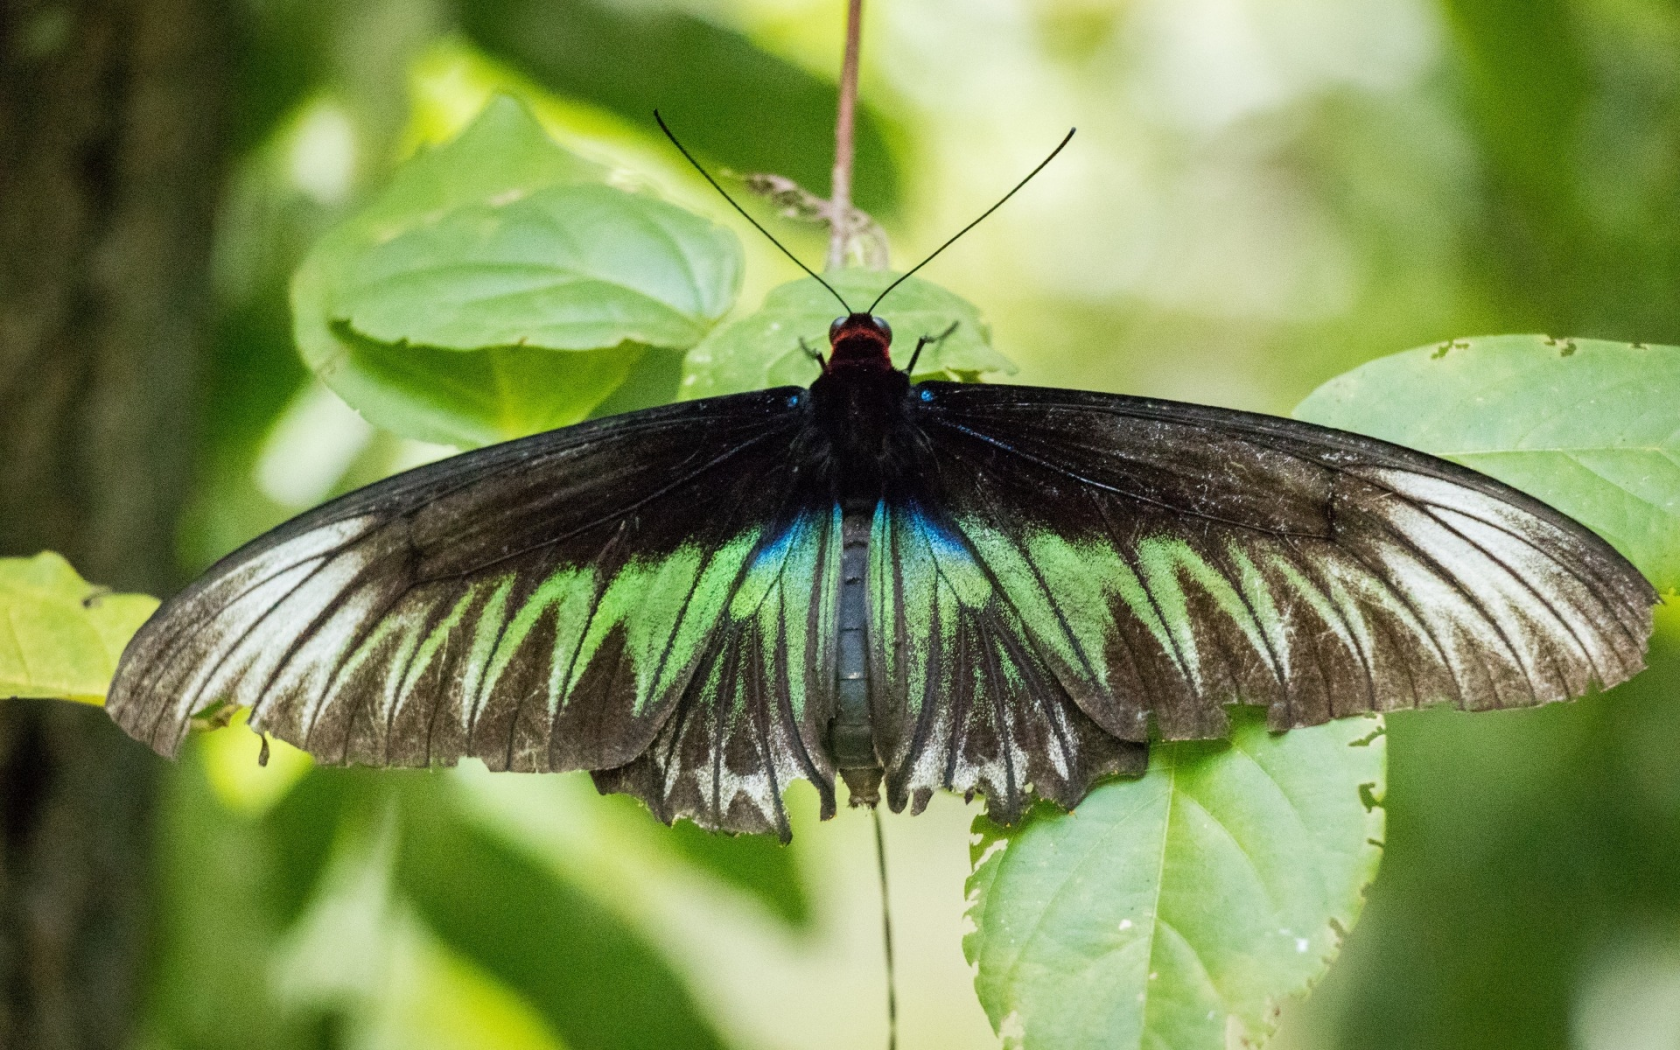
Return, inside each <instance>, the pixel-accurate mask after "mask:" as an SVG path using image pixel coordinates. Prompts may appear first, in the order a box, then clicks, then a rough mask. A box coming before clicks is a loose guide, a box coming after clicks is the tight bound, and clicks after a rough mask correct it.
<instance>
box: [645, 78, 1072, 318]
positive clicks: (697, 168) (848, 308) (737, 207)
mask: <svg viewBox="0 0 1680 1050" xmlns="http://www.w3.org/2000/svg"><path fill="white" fill-rule="evenodd" d="M653 119H654V120H656V121H658V122H659V130H660V131H663V132H664V133H665V137H666V138H668V139H670V140H671V145H673V146H675V147H677V151H678V152H679V153H681V154H682V155H683V158H684V159H686V160H687V161H688V162H689V163H690V164H692V165H694V170H695V171H698V172H699V173H700V177H701V178H703V179H705V180H706V181H707V182H709V183H711V184H712V189H714V190H717V191H718V193H719V195H721V196H722V197H723V199H724V200H726V201H728V202H729V206H730V207H731V208H734V209H735V210H736V211H738V212H740V213H741V218H743V219H745V220H747V221H748V222H750V223H752V224H753V229H755V230H757V231H758V232H759V233H762V234H764V236H765V239H766V240H768V241H769V242H770V243H771V244H774V245H775V246H776V247H777V248H779V249H781V252H782V254H783V255H785V256H787V257H788V258H789V259H792V260H793V264H794V265H795V266H797V267H799V268H800V269H801V270H804V271H805V272H806V273H808V274H810V275H811V278H812V280H814V281H816V282H817V283H818V284H820V285H822V286H823V287H824V288H827V289H828V294H829V295H832V296H834V298H835V299H837V300H839V302H840V305H841V306H842V307H845V310H846V313H847V314H850V313H851V312H852V308H851V306H849V305H848V304H847V303H846V300H845V298H844V297H843V296H842V295H841V294H840V293H839V292H837V291H835V290H834V286H833V285H832V284H829V283H828V282H827V281H825V280H823V279H822V278H821V277H820V276H818V274H817V271H815V270H813V269H811V268H810V267H809V266H806V265H805V264H804V263H802V262H800V261H799V256H797V255H795V254H793V253H792V252H790V251H788V250H787V247H786V246H785V245H783V244H782V242H781V241H778V240H777V239H776V238H775V236H774V235H773V234H771V232H770V231H769V230H767V229H765V228H764V226H763V225H762V224H761V223H759V221H758V220H757V219H755V218H753V217H752V216H751V215H748V214H747V209H745V208H743V207H741V206H740V205H739V204H736V203H735V198H734V197H731V196H730V195H729V194H728V193H726V192H725V191H724V188H723V187H722V186H719V185H718V181H717V180H716V179H714V178H712V176H711V173H710V172H708V171H707V170H706V169H705V168H702V167H701V166H700V162H699V161H697V160H695V159H694V154H692V153H690V152H689V151H688V148H687V147H686V146H684V145H683V144H682V143H681V142H678V141H677V136H676V135H675V134H673V133H672V131H671V128H670V126H669V125H667V124H666V123H665V118H664V117H662V116H660V115H659V111H658V110H657V109H656V110H654V111H653ZM1039 166H1040V167H1043V165H1042V164H1041V165H1039ZM1000 203H1001V202H1000ZM982 218H984V216H982Z"/></svg>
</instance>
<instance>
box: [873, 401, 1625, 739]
mask: <svg viewBox="0 0 1680 1050" xmlns="http://www.w3.org/2000/svg"><path fill="white" fill-rule="evenodd" d="M920 389H921V394H920V396H919V397H918V398H917V400H916V401H915V402H914V404H915V411H914V412H913V413H912V418H913V419H914V422H915V426H916V428H917V430H918V432H919V433H920V434H921V435H922V439H923V440H922V445H923V447H924V449H925V450H926V451H925V452H924V453H923V455H922V458H921V460H920V461H919V463H918V466H917V470H916V472H917V473H918V474H919V475H920V476H921V480H920V482H919V483H920V484H921V485H922V486H923V489H924V491H925V492H926V495H925V496H924V497H923V499H924V500H926V501H927V502H929V503H931V504H934V505H937V506H939V507H940V508H941V511H942V513H943V514H944V515H946V516H947V520H948V521H949V524H950V536H951V537H952V544H953V546H960V548H961V549H962V550H964V551H966V552H967V553H968V556H969V557H970V558H971V559H972V560H973V561H974V563H975V564H976V565H983V566H984V567H985V570H986V571H985V574H984V577H985V580H986V582H987V586H989V587H990V588H991V593H990V595H989V596H988V598H987V601H988V602H991V603H997V602H1001V603H1003V604H1004V605H1005V606H1006V607H1007V608H1008V609H1010V610H1012V611H1013V612H1014V613H1015V615H1016V619H1015V620H1014V621H1013V622H1014V623H1015V624H1018V627H1017V628H1016V629H1017V631H1018V632H1019V638H1020V644H1021V645H1023V646H1024V647H1027V648H1029V649H1030V651H1031V652H1032V653H1034V654H1036V657H1037V659H1039V660H1041V661H1042V663H1043V665H1044V666H1045V667H1046V668H1048V669H1049V671H1050V672H1051V673H1052V674H1053V675H1054V676H1055V678H1056V679H1057V680H1058V681H1059V682H1060V683H1061V685H1062V687H1063V688H1064V689H1065V690H1066V693H1067V695H1069V696H1070V697H1072V698H1073V700H1074V701H1075V702H1076V703H1077V704H1078V705H1079V707H1080V708H1081V709H1082V710H1083V711H1084V712H1085V713H1086V714H1087V715H1089V716H1090V717H1091V718H1092V719H1094V720H1095V722H1096V723H1097V724H1098V725H1100V726H1102V727H1103V728H1104V729H1105V730H1107V731H1108V732H1109V733H1111V734H1113V735H1115V736H1117V737H1120V738H1122V739H1127V740H1143V739H1145V738H1146V732H1147V723H1148V720H1149V719H1150V718H1153V719H1154V720H1155V722H1156V725H1157V727H1158V732H1159V733H1160V735H1161V736H1163V737H1165V738H1168V739H1190V738H1199V737H1211V736H1219V735H1222V734H1223V732H1224V730H1225V726H1226V720H1225V712H1224V707H1225V705H1226V704H1229V703H1245V704H1255V705H1262V706H1265V707H1266V708H1267V709H1268V712H1269V722H1270V724H1271V726H1272V727H1273V728H1274V729H1279V730H1281V729H1288V728H1292V727H1295V726H1303V725H1313V724H1316V723H1320V722H1323V721H1325V720H1327V719H1329V718H1333V717H1338V716H1342V715H1349V714H1356V713H1359V712H1364V711H1392V710H1397V709H1402V708H1411V707H1417V706H1421V705H1427V704H1435V703H1454V704H1457V705H1458V706H1460V707H1464V708H1467V709H1483V708H1502V707H1519V706H1527V705H1532V704H1539V703H1546V702H1550V701H1554V700H1564V699H1568V698H1570V697H1573V696H1579V695H1581V694H1582V693H1584V692H1586V691H1588V690H1589V689H1590V688H1593V687H1603V686H1608V685H1612V684H1615V683H1617V682H1620V681H1623V680H1625V679H1626V678H1628V677H1630V676H1631V675H1633V674H1634V673H1636V672H1637V671H1638V670H1639V669H1640V668H1641V667H1642V666H1643V651H1644V645H1645V640H1646V639H1647V638H1648V636H1649V634H1650V631H1651V606H1652V604H1653V602H1654V601H1655V597H1656V596H1655V593H1654V591H1653V590H1652V589H1651V587H1650V585H1649V584H1648V583H1647V582H1646V581H1645V580H1644V578H1643V577H1641V576H1640V575H1639V573H1638V572H1637V571H1636V570H1635V569H1634V568H1633V567H1632V566H1631V565H1629V564H1628V563H1627V562H1626V560H1625V559H1623V558H1622V557H1621V556H1620V555H1618V554H1617V553H1616V552H1615V551H1614V550H1613V549H1612V548H1611V547H1610V546H1609V545H1608V544H1606V543H1604V542H1603V541H1602V540H1600V539H1599V538H1598V537H1596V536H1594V535H1593V534H1591V533H1590V532H1588V531H1587V530H1585V529H1583V528H1582V527H1581V526H1579V525H1578V524H1576V523H1575V522H1573V521H1571V520H1569V519H1568V518H1565V517H1564V516H1562V515H1560V514H1558V513H1557V512H1555V511H1553V510H1551V509H1550V508H1548V507H1546V506H1544V505H1543V504H1541V503H1539V502H1537V501H1535V500H1533V499H1530V498H1528V497H1526V496H1524V495H1522V494H1521V493H1518V492H1516V491H1514V490H1512V489H1510V488H1508V487H1506V486H1504V485H1502V484H1500V483H1498V482H1496V481H1493V480H1492V479H1489V478H1487V477H1485V476H1482V475H1479V474H1476V473H1474V472H1471V471H1468V470H1464V469H1462V468H1458V467H1455V466H1453V465H1452V464H1449V463H1446V462H1443V461H1441V460H1437V459H1434V458H1432V457H1428V456H1424V455H1421V454H1419V453H1415V452H1411V451H1408V450H1406V449H1402V448H1399V447H1396V446H1393V445H1389V444H1386V443H1384V442H1379V441H1374V440H1370V439H1366V438H1361V437H1357V436H1355V435H1351V434H1346V433H1343V432H1339V431H1332V430H1327V429H1325V428H1321V427H1315V426H1311V425H1308V424H1303V423H1296V422H1293V421H1290V420H1283V419H1276V418H1273V417H1265V416H1256V415H1251V414H1248V413H1241V412H1234V411H1227V410H1221V409H1213V408H1204V407H1201V406H1192V405H1182V404H1175V403H1171V402H1158V401H1149V400H1145V399H1139V398H1128V397H1118V396H1111V395H1104V394H1093V393H1084V392H1076V391H1059V390H1039V389H1030V388H1019V387H1001V386H993V387H982V386H959V385H955V384H942V383H929V384H924V385H923V386H922V387H921V388H920ZM894 615H902V614H899V613H895V612H893V611H891V610H884V611H883V618H884V619H883V625H884V626H885V625H887V624H890V623H891V621H892V617H893V616H894Z"/></svg>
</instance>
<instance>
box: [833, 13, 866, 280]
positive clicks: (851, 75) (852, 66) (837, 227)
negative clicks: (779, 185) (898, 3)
mask: <svg viewBox="0 0 1680 1050" xmlns="http://www.w3.org/2000/svg"><path fill="white" fill-rule="evenodd" d="M862 27H863V0H847V7H846V58H845V61H844V62H843V63H842V64H841V66H840V110H839V112H838V114H836V116H835V119H834V179H833V181H832V183H830V186H829V195H828V197H829V213H828V220H829V227H828V269H830V270H838V269H840V267H842V266H844V265H845V264H846V246H847V244H848V242H849V241H850V240H851V230H852V141H853V128H854V127H855V126H856V124H857V80H858V42H859V38H860V37H861V35H862V33H861V30H862Z"/></svg>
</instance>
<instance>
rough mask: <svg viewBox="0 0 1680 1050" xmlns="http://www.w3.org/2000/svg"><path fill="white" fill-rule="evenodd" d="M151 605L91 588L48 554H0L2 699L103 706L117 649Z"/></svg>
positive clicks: (146, 598)
mask: <svg viewBox="0 0 1680 1050" xmlns="http://www.w3.org/2000/svg"><path fill="white" fill-rule="evenodd" d="M157 605H158V603H157V599H156V598H152V597H149V596H148V595H144V594H111V593H110V592H108V591H106V590H104V589H103V588H100V587H95V586H94V585H93V584H91V583H88V582H87V581H86V580H84V579H82V578H81V577H80V576H78V575H76V570H75V569H73V568H71V567H70V563H69V562H67V561H65V560H64V559H63V558H62V557H61V556H59V555H57V554H54V553H52V552H51V551H43V552H42V553H40V554H37V555H36V556H35V557H33V558H0V697H13V696H38V697H58V698H62V699H65V700H79V701H81V702H82V703H86V704H102V703H104V702H105V691H106V690H107V689H109V688H110V685H111V675H112V673H113V672H115V671H116V669H117V658H118V657H120V656H121V655H122V651H123V646H125V645H127V644H128V640H129V638H130V637H132V636H133V634H134V632H135V631H138V630H139V629H140V625H141V624H143V623H145V622H146V618H147V617H148V616H150V615H152V610H154V609H156V608H157Z"/></svg>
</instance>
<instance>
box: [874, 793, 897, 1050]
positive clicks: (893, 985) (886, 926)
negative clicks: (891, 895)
mask: <svg viewBox="0 0 1680 1050" xmlns="http://www.w3.org/2000/svg"><path fill="white" fill-rule="evenodd" d="M869 812H870V814H871V815H872V816H874V818H875V864H876V867H878V868H879V869H880V871H881V939H882V942H883V943H884V944H885V945H886V952H887V1050H898V988H897V981H896V979H895V977H894V971H893V938H892V908H891V907H890V906H889V905H888V903H887V846H886V837H885V836H884V835H882V834H881V807H880V806H879V805H875V806H871V807H869Z"/></svg>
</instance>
